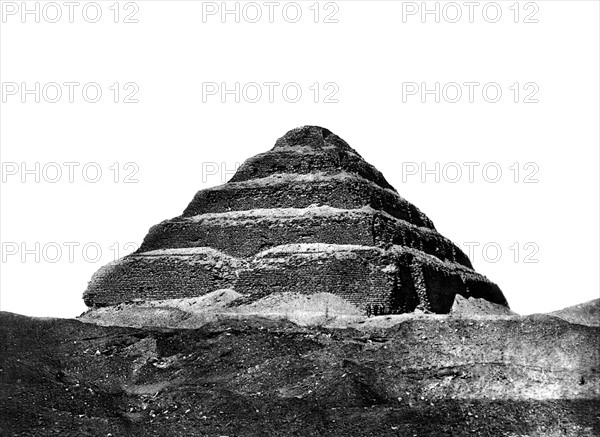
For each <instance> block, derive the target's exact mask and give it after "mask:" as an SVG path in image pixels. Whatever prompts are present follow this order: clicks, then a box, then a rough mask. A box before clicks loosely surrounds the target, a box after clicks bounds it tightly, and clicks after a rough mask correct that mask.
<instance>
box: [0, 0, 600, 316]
mask: <svg viewBox="0 0 600 437" xmlns="http://www.w3.org/2000/svg"><path fill="white" fill-rule="evenodd" d="M7 3H9V4H12V3H13V2H3V21H2V22H1V23H0V26H1V30H0V38H1V42H0V54H1V55H0V81H1V82H2V83H3V98H4V99H5V102H4V103H2V106H1V126H0V144H1V147H0V150H1V160H2V163H3V167H2V173H3V175H2V176H3V181H2V182H3V183H2V189H1V211H0V215H1V217H0V218H1V235H0V237H1V240H2V243H3V259H2V264H1V266H0V267H1V273H0V275H1V277H0V281H1V282H0V287H1V288H0V289H1V301H0V309H2V310H5V311H12V312H17V313H22V314H27V315H35V316H62V317H72V316H76V315H78V314H80V313H81V312H83V311H84V310H85V306H84V304H83V302H82V300H81V295H82V293H83V291H84V290H85V288H86V285H87V281H88V280H89V279H90V277H91V275H92V274H93V272H94V271H96V270H97V269H98V268H99V267H101V266H102V265H104V264H105V263H107V262H109V261H111V260H112V259H114V257H115V249H116V248H117V247H118V248H119V255H120V256H122V255H124V254H125V253H127V252H130V251H131V246H128V243H130V242H134V243H137V244H139V243H141V241H142V239H143V237H144V235H145V234H146V232H147V231H148V229H149V228H150V226H152V225H154V224H156V223H158V222H160V221H161V220H164V219H167V218H171V217H174V216H177V215H179V214H180V213H181V212H182V211H183V209H184V208H185V207H186V206H187V204H188V203H189V202H190V200H191V199H192V197H193V195H194V193H195V192H196V191H197V190H199V189H202V188H207V187H209V186H214V185H218V184H220V183H221V178H228V177H230V175H225V174H215V175H207V174H206V173H207V171H204V174H203V169H204V170H207V168H212V167H210V166H211V165H212V164H211V163H217V165H221V163H224V165H225V167H226V168H227V169H232V168H233V167H234V166H235V164H236V163H241V162H243V161H244V160H245V159H246V158H249V157H251V156H253V155H255V154H257V153H260V152H264V151H266V150H268V149H270V148H271V147H272V146H273V144H274V143H275V140H276V139H277V138H278V137H280V136H281V135H283V134H284V133H285V132H286V131H287V130H289V129H292V128H294V127H297V126H301V125H306V124H315V125H320V126H324V127H327V128H328V129H330V130H331V131H333V132H334V133H336V134H338V135H339V136H341V137H342V138H344V139H345V140H346V141H347V142H348V143H349V144H350V145H351V146H352V147H353V148H355V149H356V150H357V151H358V152H359V153H360V154H361V155H362V156H363V157H364V158H365V159H366V160H367V161H369V162H370V163H371V164H373V165H375V166H376V167H377V168H378V169H379V170H381V171H382V172H383V174H384V175H385V177H386V178H387V180H388V181H389V182H390V183H391V184H392V185H394V186H395V187H396V188H397V190H398V191H399V193H400V194H401V195H402V196H403V197H405V198H407V199H408V200H409V201H411V202H413V203H414V204H415V205H417V206H418V207H419V208H420V209H421V210H423V211H424V212H425V213H426V214H427V215H428V216H429V217H430V218H431V219H432V220H433V221H434V223H435V225H436V227H437V229H438V230H439V231H440V232H441V233H442V234H443V235H445V236H447V237H448V238H450V239H452V240H453V241H454V242H456V243H457V244H458V245H459V246H461V247H462V248H463V249H464V250H465V251H467V252H468V249H467V247H466V246H465V243H470V242H473V243H476V244H479V246H478V247H477V248H475V251H474V256H471V259H472V260H473V262H474V266H475V269H476V270H477V271H478V272H480V273H483V274H485V275H486V276H488V277H489V278H490V279H491V280H493V281H494V282H496V283H497V284H498V285H499V286H500V287H501V289H502V290H503V291H504V293H505V295H506V297H507V299H508V301H509V303H510V304H511V307H512V308H513V309H514V310H515V311H517V312H519V313H522V314H527V313H533V312H546V311H551V310H555V309H559V308H562V307H564V306H568V305H573V304H576V303H580V302H583V301H586V300H590V299H595V298H597V297H598V294H599V281H598V279H599V276H598V265H599V226H598V225H599V198H600V196H599V185H600V184H599V179H598V174H599V169H598V166H599V119H600V114H599V88H598V82H599V80H598V79H599V68H598V66H599V53H600V48H599V41H600V36H599V23H598V17H599V3H598V2H595V1H575V2H573V1H569V2H566V1H564V2H563V1H538V2H535V3H531V2H530V4H529V5H528V6H525V3H521V4H520V5H518V6H519V8H518V9H519V12H520V14H519V17H518V21H519V22H518V23H515V22H514V18H515V16H514V12H515V7H514V6H512V5H513V3H514V2H512V1H510V2H499V3H498V5H499V7H500V10H501V11H502V16H501V18H500V19H499V20H498V22H496V23H490V22H488V21H493V18H494V13H495V10H496V9H495V8H496V6H494V5H491V6H486V7H487V9H486V11H487V14H488V15H487V16H486V17H484V16H483V14H482V9H483V7H484V6H485V5H486V4H487V3H489V2H480V3H481V5H480V6H478V7H477V9H475V11H474V15H473V21H474V22H473V23H469V17H468V13H469V10H468V9H467V7H466V6H464V5H463V3H462V2H459V3H455V4H453V5H451V6H446V8H445V9H442V8H443V7H444V6H445V3H443V2H442V3H440V4H439V5H440V6H439V7H440V11H441V12H444V11H445V16H446V18H448V19H450V20H452V19H453V17H454V16H455V13H456V8H455V9H452V8H454V7H455V6H454V5H458V6H459V7H460V8H461V10H462V13H463V17H462V18H461V20H459V21H458V22H456V23H449V22H447V21H445V20H444V15H442V16H441V19H440V21H441V22H440V23H435V21H434V19H435V17H434V16H431V15H428V16H426V17H425V18H426V22H425V23H422V22H421V21H422V20H421V18H420V17H419V15H418V14H416V15H406V16H405V18H406V19H405V20H404V21H406V22H403V15H402V11H403V8H404V10H405V12H410V11H411V10H413V6H415V5H416V7H420V5H421V2H418V3H414V4H413V3H407V2H404V3H403V2H392V1H384V2H377V1H369V2H366V1H338V2H336V3H335V4H333V5H331V4H329V5H326V4H325V3H326V2H321V4H319V5H317V6H318V8H319V11H320V15H319V18H318V21H319V22H318V23H314V10H315V9H316V8H315V6H312V5H313V4H314V2H313V1H310V2H301V3H299V4H300V8H301V10H302V17H301V19H300V20H299V21H298V22H297V23H291V22H288V21H286V20H285V19H284V18H283V15H282V9H283V5H285V4H286V2H280V3H281V4H280V5H279V6H275V10H274V11H275V12H274V16H273V20H274V23H269V17H268V13H269V10H268V6H266V5H265V4H264V3H263V2H258V3H255V4H253V5H252V6H247V7H246V9H241V8H242V7H243V6H244V4H245V3H243V2H242V3H240V11H241V12H244V11H245V13H246V14H245V16H246V17H247V18H248V19H250V20H251V19H252V18H253V17H254V16H255V13H256V8H255V9H252V8H254V7H255V5H258V6H259V7H260V8H261V9H262V12H263V18H262V19H261V20H260V21H258V22H257V23H249V22H245V21H244V15H243V14H242V15H241V19H240V21H241V22H240V23H235V21H234V19H235V17H234V16H226V19H227V22H226V23H222V22H221V19H220V18H219V16H218V15H210V16H209V15H207V16H206V20H205V21H206V22H205V23H204V22H203V15H202V11H203V8H204V9H205V11H211V8H213V6H216V7H218V8H220V7H221V2H218V3H210V2H209V3H207V2H204V3H203V2H195V1H170V2H163V1H137V2H135V3H132V4H130V5H128V6H125V4H124V3H121V5H120V8H119V10H120V15H119V17H118V21H119V22H118V23H114V7H113V9H110V7H111V5H112V4H113V2H99V3H98V4H99V7H100V8H101V10H102V17H101V19H100V20H99V21H98V22H97V23H89V22H87V21H86V20H85V19H84V18H83V17H82V10H81V9H82V8H83V6H84V5H86V2H81V5H80V6H79V7H78V9H75V11H74V15H73V20H74V23H69V17H68V12H69V11H68V9H67V7H65V6H61V5H62V2H59V3H57V4H58V5H59V7H60V8H61V10H62V13H63V17H62V18H61V20H59V21H58V22H56V23H48V22H47V21H45V19H49V20H53V19H54V17H55V15H56V8H55V6H53V5H52V6H46V8H45V9H43V8H44V6H45V5H46V3H47V2H40V3H39V5H40V6H39V7H40V21H41V22H40V23H35V22H34V19H35V16H33V15H31V14H30V15H26V16H25V19H26V22H25V23H22V22H21V21H22V19H21V17H20V11H16V14H15V15H11V13H12V12H13V11H14V7H18V8H20V7H21V2H16V3H14V4H13V6H14V7H13V6H10V5H9V6H8V7H7V6H6V5H7ZM35 3H36V2H27V4H28V5H29V7H30V8H32V9H33V8H34V7H35ZM167 3H168V4H167ZM228 5H229V7H230V8H232V9H233V8H234V7H235V6H234V5H235V2H228ZM532 5H533V6H532ZM136 6H137V9H138V10H137V12H136V11H135V8H136ZM94 7H95V6H93V5H92V6H89V7H87V9H86V11H87V14H88V15H87V17H88V18H90V19H91V20H92V21H93V17H94V12H95V9H94ZM310 7H312V8H313V9H310ZM428 7H430V8H431V9H433V8H434V7H435V2H428ZM511 7H513V9H510V8H511ZM52 8H55V9H52ZM294 8H295V6H294V5H292V6H287V9H286V11H287V13H288V15H287V17H288V20H290V21H291V19H293V17H294V12H295V9H294ZM131 12H135V14H134V15H133V18H135V19H137V20H139V22H138V23H124V22H122V21H124V19H125V15H127V14H129V13H131ZM333 12H335V14H334V15H333V18H334V19H337V20H338V21H339V22H338V23H325V22H323V21H324V20H325V16H326V15H329V14H330V13H333ZM530 14H533V15H530ZM528 15H530V17H529V20H531V19H537V20H538V21H539V22H538V23H525V22H523V21H525V19H526V16H528ZM486 18H488V20H486ZM23 82H24V83H25V84H26V87H28V88H34V84H35V82H39V83H40V100H41V101H40V103H35V102H34V98H35V96H34V95H33V94H31V95H27V96H26V97H27V100H26V102H25V103H22V102H21V95H20V91H21V87H22V86H21V84H22V83H23ZM51 82H56V83H58V84H61V85H60V87H61V88H60V89H61V91H62V92H63V96H62V98H61V99H60V100H59V101H58V102H57V103H49V102H48V101H47V100H51V99H53V98H54V96H55V92H56V88H53V87H52V85H50V86H47V87H46V88H45V91H46V98H44V95H43V94H42V88H43V87H44V85H46V84H48V83H51ZM65 82H78V83H80V84H81V85H80V86H79V87H76V88H75V94H74V102H73V103H70V102H69V98H68V86H65V85H62V84H64V83H65ZM91 82H95V83H97V84H98V85H99V86H100V88H101V90H102V98H101V99H100V101H99V102H98V103H88V102H86V101H85V100H84V99H83V98H82V94H81V89H82V86H83V85H84V84H86V83H91ZM115 82H118V83H119V88H120V90H121V92H120V93H119V96H118V100H119V103H114V102H113V98H114V92H113V91H112V90H111V89H110V88H109V87H111V86H112V84H114V83H115ZM128 82H133V83H135V84H136V85H137V87H138V88H139V90H138V91H137V93H136V94H135V96H134V98H137V99H138V100H139V102H138V103H128V104H126V103H122V100H123V99H124V98H125V96H126V95H128V94H129V92H130V91H132V90H133V89H134V88H133V87H129V88H127V89H124V84H126V83H128ZM209 82H214V83H218V84H220V83H222V82H225V83H227V84H228V85H229V87H230V88H233V86H234V85H233V84H234V83H235V82H239V83H240V86H241V87H243V86H244V85H245V84H248V83H252V82H255V83H258V84H264V83H265V82H278V83H280V84H281V85H280V86H279V87H277V88H275V97H274V102H269V99H268V95H267V93H268V88H267V86H265V85H261V90H262V91H263V96H262V99H261V100H260V101H258V102H257V103H250V102H247V101H243V98H242V99H241V100H242V101H241V102H240V103H235V102H234V101H233V96H229V97H228V100H227V102H225V103H222V102H221V98H220V97H219V95H205V100H206V102H203V83H205V84H206V83H209ZM292 82H295V83H297V84H299V86H300V87H301V89H302V98H301V99H300V101H299V102H297V103H290V102H287V101H286V100H285V99H284V98H283V97H282V91H281V90H282V87H283V85H284V84H286V83H292ZM315 82H317V83H318V84H319V85H318V87H319V88H320V93H319V96H318V103H315V102H314V98H315V95H314V93H313V90H311V89H310V87H311V86H312V85H313V84H314V83H315ZM330 82H331V83H334V84H336V86H337V92H336V94H335V95H334V96H333V98H334V99H337V100H338V102H337V103H325V102H324V100H325V97H326V96H327V95H328V94H329V93H330V92H331V91H333V90H335V89H336V86H333V85H329V86H328V87H327V88H326V87H325V84H327V83H330ZM408 82H414V83H417V84H421V83H423V82H425V83H426V84H427V86H428V87H429V88H433V87H434V84H435V83H436V82H439V83H440V87H443V86H444V84H447V83H451V82H456V83H458V84H464V83H465V82H478V83H479V84H481V85H480V86H479V87H476V88H475V95H474V102H473V103H471V102H469V98H468V95H467V93H468V88H467V87H466V86H464V85H462V86H461V89H462V91H463V96H462V99H461V100H460V101H459V102H458V103H449V102H447V101H444V98H443V96H442V97H441V102H440V103H435V102H434V101H433V100H434V96H433V95H430V96H428V97H427V98H428V100H427V101H426V102H425V103H422V102H421V99H420V96H419V95H418V94H417V95H405V100H406V101H405V102H403V83H408ZM515 82H517V83H518V84H519V85H518V88H519V89H520V93H519V95H518V100H519V102H518V103H515V102H514V101H513V100H514V98H515V93H514V91H513V90H514V89H515V88H514V87H513V88H512V89H511V88H510V87H511V86H513V84H514V83H515ZM530 82H531V83H533V84H532V85H528V86H527V87H525V84H527V83H530ZM11 83H15V84H17V86H18V87H19V88H18V89H17V91H16V94H15V95H12V92H13V91H15V89H14V88H13V85H11ZM487 83H496V84H498V86H499V87H500V89H501V91H502V97H501V99H500V101H499V102H497V103H488V102H486V101H485V100H484V98H483V97H482V91H481V90H482V87H483V85H484V84H487ZM207 86H208V87H210V86H209V85H204V87H205V89H206V87H207ZM406 87H408V88H406ZM404 88H405V89H410V85H404ZM313 89H314V88H313ZM91 90H92V91H90V92H89V94H88V96H90V98H92V97H93V88H92V89H91ZM291 90H292V91H290V93H289V94H288V96H289V97H290V98H293V96H294V93H293V88H291ZM493 90H494V88H493V87H492V88H491V91H490V90H489V89H488V91H489V93H488V96H489V98H493V97H494V91H493ZM536 90H537V92H536V93H535V95H534V96H530V98H531V99H537V100H539V102H538V103H524V102H523V100H524V99H525V98H526V97H527V96H528V95H529V94H530V93H531V92H533V91H536ZM88 91H89V89H88ZM246 91H247V97H248V98H249V99H251V98H253V97H254V95H255V94H254V93H255V91H256V89H255V88H251V87H246ZM288 91H289V89H288ZM446 91H447V94H446V97H447V98H448V99H452V98H453V97H454V95H455V91H456V89H455V88H452V87H451V86H450V87H446ZM242 97H243V96H242ZM22 162H24V163H26V166H27V168H29V169H34V173H35V168H36V167H35V166H36V163H39V169H40V170H39V172H38V176H39V177H40V181H39V182H36V181H35V176H36V175H35V174H29V175H25V182H22V180H21V177H22V176H23V175H22V174H21V169H20V166H21V163H22ZM53 162H54V163H58V164H59V166H60V167H61V168H62V171H63V174H62V177H61V178H60V179H59V180H58V182H56V183H50V182H49V179H52V178H54V177H55V174H56V173H55V170H56V167H53V164H49V163H53ZM65 162H72V163H77V164H78V165H77V166H76V167H73V168H74V169H75V171H74V181H73V182H70V181H69V174H68V169H69V167H67V166H66V165H64V164H63V163H65ZM465 162H472V163H477V164H473V165H474V166H475V165H476V166H475V167H474V169H475V171H474V180H473V182H470V181H469V174H468V169H469V167H467V166H466V165H464V164H463V163H465ZM12 163H17V167H15V165H14V164H12ZM114 163H118V165H117V167H118V168H120V172H119V174H118V175H116V174H115V171H114V169H115V168H116V167H114V166H113V164H114ZM126 163H133V164H129V166H128V167H126ZM412 163H416V164H417V166H420V165H421V163H425V165H426V167H427V168H429V169H435V166H436V163H439V166H440V167H439V168H440V171H439V174H440V177H441V179H440V181H439V182H436V181H435V180H434V178H435V175H434V174H429V175H426V179H425V182H423V181H422V180H421V176H422V174H421V172H420V171H419V172H418V173H417V174H411V173H413V172H414V171H413V170H414V169H415V167H414V164H412ZM449 163H450V164H449ZM451 163H456V164H451ZM515 163H517V165H516V167H515V166H514V164H515ZM528 163H529V164H528ZM86 164H88V166H87V167H88V170H89V172H88V173H87V175H88V177H89V178H93V177H94V168H97V167H100V168H101V169H102V177H101V178H100V180H99V181H98V182H96V183H91V182H87V181H86V180H85V179H84V177H83V175H82V168H83V167H84V166H85V165H86ZM486 164H487V166H486ZM207 165H208V166H209V167H207ZM73 166H75V164H73ZM111 166H113V167H111ZM457 166H459V167H460V168H461V169H462V171H463V174H462V177H461V178H460V179H459V180H458V181H457V182H456V183H451V182H449V181H448V179H449V178H450V179H451V178H455V177H456V173H455V170H456V167H457ZM484 166H486V169H487V173H486V174H485V175H484V174H483V173H482V169H483V167H484ZM44 168H45V172H44V171H43V169H44ZM111 168H112V169H111ZM417 168H418V167H417ZM497 168H500V169H501V171H502V175H501V177H500V179H499V180H498V181H497V182H496V183H492V182H488V181H486V178H487V179H488V180H491V179H493V178H494V177H495V170H496V169H497ZM516 168H519V172H518V174H516V171H515V170H516ZM443 169H445V172H446V178H444V177H443V176H444V175H443ZM133 171H137V173H136V174H135V175H134V176H133V179H137V180H138V182H137V183H124V181H123V179H124V178H125V176H127V175H128V174H130V173H132V172H133ZM534 172H535V174H534V175H532V173H534ZM13 173H16V174H13ZM528 175H529V179H530V180H533V181H536V180H537V182H534V183H525V182H524V179H526V178H527V177H528ZM115 176H116V177H117V181H118V182H117V183H115V181H114V178H115ZM515 177H516V179H517V182H515V180H514V178H515ZM444 179H446V180H444ZM36 243H39V249H38V250H37V253H36ZM69 244H71V245H77V246H74V250H73V259H69V251H68V245H69ZM86 244H87V245H88V248H89V251H88V252H87V259H86V256H85V254H84V253H82V248H83V246H84V245H86ZM486 244H487V246H486V247H487V249H488V251H487V253H486V254H484V253H483V251H482V249H483V246H484V245H486ZM56 247H61V248H62V252H61V253H57V252H56ZM94 247H99V248H100V249H101V256H100V258H99V259H98V260H97V261H95V262H94V260H93V259H92V258H94V257H95V253H94ZM23 248H25V249H29V250H30V251H31V252H30V253H29V254H23V253H22V249H23ZM497 248H500V249H501V251H502V253H501V255H499V256H497V253H496V252H495V250H496V249H497ZM517 249H518V253H517ZM15 251H17V253H15V254H12V253H13V252H15ZM22 255H23V256H24V259H23V258H22ZM36 255H39V259H38V260H36V259H35V258H36ZM484 255H487V260H486V259H485V258H484ZM515 257H516V261H517V262H515ZM54 258H56V262H50V261H52V259H54ZM494 258H497V259H494ZM535 260H537V261H538V262H537V263H533V262H526V261H535ZM492 261H495V262H492Z"/></svg>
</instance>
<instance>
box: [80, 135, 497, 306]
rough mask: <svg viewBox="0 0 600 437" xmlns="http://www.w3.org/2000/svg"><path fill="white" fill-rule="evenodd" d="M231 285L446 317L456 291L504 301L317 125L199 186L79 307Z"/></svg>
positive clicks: (95, 280) (244, 290)
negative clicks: (227, 176) (219, 180)
mask: <svg viewBox="0 0 600 437" xmlns="http://www.w3.org/2000/svg"><path fill="white" fill-rule="evenodd" d="M223 288H232V289H234V290H236V291H237V292H238V293H241V294H243V295H244V296H245V297H244V298H243V299H246V301H252V300H256V299H260V298H262V297H264V296H267V295H269V294H271V293H277V292H295V293H304V294H311V293H321V292H329V293H333V294H335V295H338V296H341V297H343V298H345V299H347V300H348V301H350V302H352V303H353V304H355V305H357V306H358V307H359V308H361V309H363V310H364V311H365V312H366V313H367V314H395V313H405V312H412V311H414V310H415V309H421V310H423V311H430V312H435V313H448V312H449V311H450V308H451V306H452V303H453V301H454V298H455V296H456V295H457V294H460V295H462V296H463V297H466V298H468V297H475V298H483V299H486V300H488V301H490V302H493V303H496V304H500V305H504V306H508V304H507V302H506V299H505V298H504V295H503V294H502V291H501V290H500V289H499V288H498V286H497V285H496V284H494V283H492V282H491V281H489V280H488V279H487V278H486V277H485V276H482V275H480V274H478V273H476V272H475V271H474V270H473V267H472V265H471V263H470V261H469V259H468V257H467V256H466V255H465V254H464V253H463V252H462V251H461V250H460V248H458V247H457V246H456V245H455V244H453V243H452V242H451V241H450V240H448V239H447V238H445V237H443V236H442V235H440V234H439V233H438V232H437V231H436V229H435V227H434V225H433V222H432V221H431V220H430V219H429V218H428V217H427V216H426V215H425V214H423V213H422V212H421V211H420V210H419V209H418V208H417V207H416V206H414V205H413V204H411V203H410V202H408V201H407V200H405V199H404V198H402V197H400V195H399V194H398V192H397V191H396V190H395V189H394V187H392V186H391V185H390V184H389V183H388V182H387V181H386V179H385V178H384V176H383V175H382V174H381V172H379V171H378V170H377V169H376V168H375V167H373V166H372V165H371V164H369V163H367V162H366V161H365V160H364V159H363V158H362V157H361V156H360V155H359V154H358V153H357V152H356V151H355V150H354V149H352V148H351V147H350V146H349V145H348V144H347V143H346V142H345V141H344V140H342V139H341V138H340V137H338V136H337V135H335V134H333V133H331V132H330V131H329V130H327V129H324V128H321V127H316V126H304V127H301V128H297V129H293V130H291V131H289V132H288V133H286V134H285V135H284V136H283V137H281V138H280V139H279V140H277V142H276V143H275V146H274V147H273V148H272V149H271V150H269V151H268V152H266V153H262V154H259V155H257V156H254V157H252V158H250V159H248V160H247V161H246V162H244V164H243V165H241V166H240V168H239V169H238V171H237V172H236V173H235V175H234V176H233V177H232V178H231V180H230V181H229V182H227V183H226V184H223V185H221V186H217V187H214V188H208V189H205V190H201V191H199V192H198V193H197V194H196V195H195V197H194V199H193V200H192V201H191V203H190V204H189V205H188V207H187V208H186V209H185V211H184V212H183V214H182V215H181V216H179V217H175V218H173V219H170V220H166V221H163V222H162V223H159V224H158V225H155V226H153V227H152V228H151V229H150V231H149V233H148V235H147V236H146V237H145V239H144V241H143V243H142V244H141V246H140V248H139V250H137V251H136V252H135V253H133V254H131V255H128V256H126V257H124V258H121V259H119V260H117V261H115V262H113V263H110V264H108V265H106V266H104V267H102V268H101V269H100V270H98V272H96V273H95V274H94V276H93V277H92V280H91V281H90V283H89V285H88V288H87V290H86V291H85V293H84V301H85V303H86V304H87V305H88V306H91V307H101V306H110V305H116V304H119V303H123V302H131V301H146V300H161V299H172V298H186V297H195V296H201V295H204V294H207V293H210V292H212V291H215V290H218V289H223Z"/></svg>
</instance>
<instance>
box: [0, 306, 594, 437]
mask: <svg viewBox="0 0 600 437" xmlns="http://www.w3.org/2000/svg"><path fill="white" fill-rule="evenodd" d="M593 305H595V306H594V308H597V307H598V304H597V302H596V303H594V304H593ZM593 305H592V306H593ZM589 307H590V306H589V305H588V306H587V307H586V308H585V313H586V314H590V313H591V311H590V310H589ZM124 311H126V310H124ZM575 313H576V311H575V310H573V309H571V310H570V311H568V314H569V317H571V318H573V317H575V315H576V314H575ZM328 317H329V318H331V319H333V318H334V317H335V315H329V314H328ZM311 320H312V319H311ZM313 322H315V320H312V322H311V323H308V324H306V326H300V325H299V324H297V323H292V322H290V321H288V320H284V319H283V318H281V319H277V318H274V317H269V318H267V317H259V316H257V315H252V314H241V313H240V314H238V315H237V316H236V317H233V316H227V317H225V316H222V315H221V316H217V315H215V316H214V317H213V318H211V319H210V320H208V319H207V320H205V323H203V324H199V325H198V326H200V327H197V328H194V329H183V328H178V329H174V328H160V327H146V328H133V327H118V326H100V325H98V324H93V323H83V322H81V321H78V320H70V319H39V318H29V317H24V316H20V315H16V314H11V313H0V430H1V431H0V434H1V435H3V436H20V435H23V436H48V435H60V436H114V437H116V436H138V435H139V436H200V435H202V436H204V435H208V436H224V435H226V436H248V435H261V436H262V435H277V436H282V435H284V436H285V435H298V436H306V435H311V436H312V435H332V436H333V435H335V436H346V435H348V436H359V435H378V436H379V435H390V436H444V435H446V436H461V435H475V436H597V435H600V400H599V395H600V336H599V334H600V328H599V327H598V326H586V325H583V324H576V323H569V322H567V321H565V320H563V319H561V318H559V317H555V316H549V315H535V316H516V315H512V316H511V315H504V316H500V315H498V316H466V315H463V316H458V315H454V316H453V315H450V316H441V315H426V314H415V315H410V316H405V317H401V316H379V317H370V318H368V319H367V320H363V323H361V321H360V320H358V321H355V322H356V323H355V324H354V325H352V327H346V328H335V327H327V326H328V323H327V319H323V320H322V321H321V322H319V321H317V323H313ZM329 325H331V324H329ZM332 326H333V325H332Z"/></svg>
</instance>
